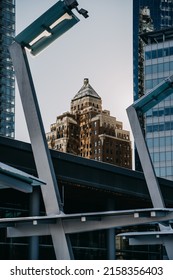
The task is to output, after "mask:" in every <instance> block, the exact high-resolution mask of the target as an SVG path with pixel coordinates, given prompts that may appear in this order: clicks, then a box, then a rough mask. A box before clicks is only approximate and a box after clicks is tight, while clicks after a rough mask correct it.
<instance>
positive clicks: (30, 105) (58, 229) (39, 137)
mask: <svg viewBox="0 0 173 280" xmlns="http://www.w3.org/2000/svg"><path fill="white" fill-rule="evenodd" d="M9 51H10V54H11V58H12V62H13V66H14V70H15V75H16V79H17V83H18V88H19V93H20V97H21V101H22V105H23V110H24V114H25V119H26V123H27V127H28V132H29V135H30V140H31V146H32V150H33V155H34V160H35V164H36V168H37V173H38V176H39V177H40V178H42V180H44V181H45V182H46V183H47V186H46V187H45V186H41V192H42V196H43V200H44V205H45V210H46V213H47V215H52V214H59V213H60V211H62V210H63V209H62V203H61V197H60V193H59V189H58V185H57V181H56V176H55V172H54V168H53V164H52V160H51V156H50V152H49V150H48V146H47V142H46V136H45V131H44V127H43V122H42V118H41V113H40V110H39V105H38V101H37V96H36V92H35V88H34V83H33V79H32V75H31V72H30V67H29V63H28V59H27V55H26V51H25V49H24V48H22V47H21V45H19V44H18V43H16V42H14V43H13V44H12V45H11V46H10V47H9ZM50 233H51V236H52V241H53V245H54V249H55V254H56V258H57V259H70V258H71V256H70V253H69V246H68V244H67V240H66V236H65V233H64V229H63V226H62V224H61V221H59V223H57V224H56V225H55V226H52V225H50Z"/></svg>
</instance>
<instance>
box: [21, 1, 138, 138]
mask: <svg viewBox="0 0 173 280" xmlns="http://www.w3.org/2000/svg"><path fill="white" fill-rule="evenodd" d="M56 2H57V1H55V0H29V1H28V0H16V34H18V33H19V32H20V31H22V30H23V29H24V28H25V27H26V26H27V25H29V24H30V23H31V22H32V21H34V20H35V19H36V18H37V17H39V16H40V15H41V14H42V13H43V12H44V11H46V10H47V9H48V8H50V7H51V6H52V5H53V4H55V3H56ZM78 3H79V7H80V8H81V7H82V8H85V9H86V10H88V12H89V18H87V19H85V18H83V17H82V16H80V15H79V16H78V15H77V13H76V12H75V11H74V12H75V13H76V15H77V16H78V17H79V18H80V22H79V23H78V24H76V25H75V26H74V27H73V28H72V29H70V30H69V31H68V32H67V33H65V34H64V35H63V36H62V37H60V38H59V39H57V40H56V41H55V42H54V43H53V44H52V45H51V46H50V47H49V48H47V49H46V50H45V51H44V52H43V53H41V54H40V55H38V56H37V57H34V58H33V57H31V58H29V61H30V67H31V71H32V74H33V80H34V83H35V87H36V92H37V96H38V101H39V104H40V108H41V114H42V118H43V123H44V126H45V131H46V132H47V131H49V127H50V124H51V123H54V122H55V120H56V116H57V115H60V114H61V113H64V112H66V111H69V110H70V101H71V99H72V98H73V97H74V95H75V94H76V93H77V92H78V90H79V89H80V88H81V86H82V85H83V79H84V78H89V81H90V84H91V86H92V87H93V88H94V89H95V90H96V92H97V93H98V94H99V95H100V96H101V97H102V102H103V103H102V105H103V109H107V110H110V112H111V115H112V116H115V117H116V118H117V120H119V121H123V123H124V129H127V130H130V125H129V122H128V118H127V115H126V108H127V107H128V106H129V105H130V104H131V103H132V100H133V84H132V0H126V1H122V0H87V1H86V0H78ZM131 138H132V137H131ZM16 139H19V140H22V141H26V142H30V140H29V137H28V133H27V129H26V124H25V121H24V115H23V110H22V106H21V103H20V98H19V94H18V90H16Z"/></svg>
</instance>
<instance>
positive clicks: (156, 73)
mask: <svg viewBox="0 0 173 280" xmlns="http://www.w3.org/2000/svg"><path fill="white" fill-rule="evenodd" d="M144 7H148V8H149V10H150V17H151V19H152V23H153V30H154V32H155V31H157V30H162V29H165V28H169V27H172V26H173V0H133V84H134V100H137V99H138V98H139V97H140V74H139V73H140V67H141V66H140V61H139V53H140V51H139V50H140V47H139V30H140V10H141V9H143V8H144ZM151 45H152V47H151V46H150V47H149V45H148V46H147V47H146V50H145V56H144V62H145V73H144V93H145V92H146V91H148V90H149V89H152V88H153V87H154V86H155V85H157V84H158V83H159V82H160V81H162V79H163V78H164V77H167V76H169V75H170V74H172V73H173V72H172V71H173V61H172V58H171V57H172V55H173V45H172V43H171V42H169V43H168V41H167V43H166V44H165V43H164V45H163V44H162V43H160V45H158V46H157V48H156V47H154V44H153V43H152V44H151ZM149 61H150V62H149ZM151 61H152V62H151ZM171 99H172V98H171V97H170V100H167V101H165V102H163V103H162V104H161V105H160V104H159V106H158V107H156V108H154V109H153V110H152V111H151V112H148V114H147V118H146V122H147V124H146V127H145V128H146V130H145V133H146V138H147V142H148V143H150V145H154V144H155V143H156V142H157V140H151V137H149V134H150V136H151V135H152V134H155V136H154V139H155V138H156V139H159V138H160V137H161V139H163V137H164V136H163V135H164V134H165V133H166V139H167V140H166V139H165V143H166V142H167V141H168V139H169V140H170V138H167V137H172V136H171V135H172V134H171V130H172V129H173V124H172V113H171V112H172V109H171V106H172V101H171ZM168 103H169V105H168ZM156 115H157V116H156ZM156 118H157V119H158V122H157V123H156ZM158 132H159V133H160V134H158ZM156 134H158V135H156ZM151 143H152V144H151ZM159 143H160V142H159ZM162 145H163V142H162ZM159 147H160V150H159V148H158V149H157V152H158V153H159V152H160V153H163V152H164V153H166V150H164V151H163V146H162V147H161V146H159ZM150 152H151V156H152V158H153V161H154V162H155V160H154V153H155V152H156V150H152V151H150ZM156 157H157V156H156ZM164 157H165V158H166V154H165V156H164ZM161 159H163V154H161V155H160V158H159V161H160V160H161ZM159 161H157V163H155V164H154V165H155V168H156V173H157V175H158V176H161V177H166V178H171V176H172V175H170V168H169V170H168V169H167V167H166V166H165V167H163V166H162V164H160V165H159ZM135 168H136V170H141V166H140V161H139V157H138V154H137V151H136V149H135ZM172 174H173V172H172Z"/></svg>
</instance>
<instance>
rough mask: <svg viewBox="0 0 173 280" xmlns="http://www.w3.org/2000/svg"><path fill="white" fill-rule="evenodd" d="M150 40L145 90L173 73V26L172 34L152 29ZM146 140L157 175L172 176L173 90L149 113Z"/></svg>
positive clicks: (147, 47) (147, 51)
mask: <svg viewBox="0 0 173 280" xmlns="http://www.w3.org/2000/svg"><path fill="white" fill-rule="evenodd" d="M170 31H172V38H171V32H170ZM154 34H155V36H154ZM162 35H164V36H162ZM146 36H147V35H146ZM149 36H150V34H149V35H148V37H149ZM149 42H150V43H148V44H147V45H146V47H145V92H147V91H149V90H151V89H152V88H153V87H154V86H155V85H156V84H158V83H159V82H160V81H162V80H163V79H164V78H167V77H168V76H170V75H172V74H173V28H171V29H169V36H167V35H166V33H165V32H164V33H163V34H162V33H161V32H160V33H159V34H158V33H157V32H156V33H153V34H152V40H150V39H149ZM156 42H157V43H156ZM146 140H147V144H148V148H149V151H150V155H151V158H152V160H153V164H154V167H155V171H156V174H157V176H159V177H164V178H167V179H173V94H172V95H171V96H169V97H168V98H166V99H165V100H164V101H162V102H160V103H159V105H157V106H155V107H154V108H153V109H152V110H150V111H149V112H148V113H147V114H146Z"/></svg>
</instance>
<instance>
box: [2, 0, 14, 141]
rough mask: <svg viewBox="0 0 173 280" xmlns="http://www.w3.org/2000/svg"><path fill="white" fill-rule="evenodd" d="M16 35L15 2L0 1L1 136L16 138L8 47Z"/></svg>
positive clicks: (11, 72)
mask: <svg viewBox="0 0 173 280" xmlns="http://www.w3.org/2000/svg"><path fill="white" fill-rule="evenodd" d="M14 35H15V0H1V1H0V135H1V136H6V137H14V114H15V81H14V71H13V66H12V62H11V58H10V54H9V52H8V46H9V45H10V44H11V43H12V40H13V38H14Z"/></svg>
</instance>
